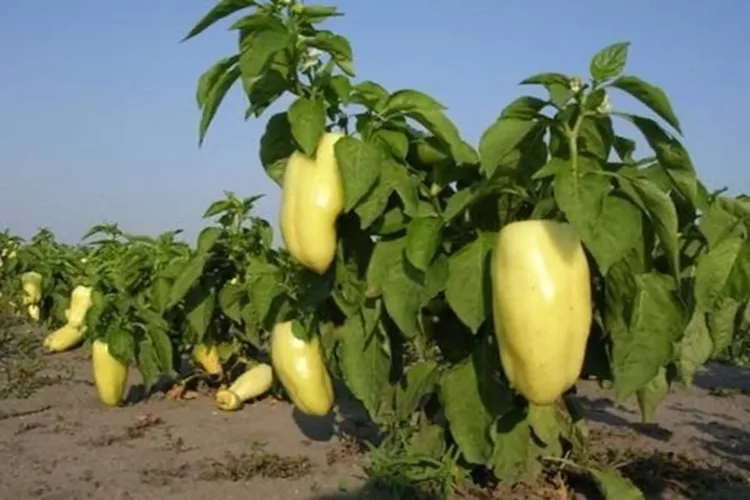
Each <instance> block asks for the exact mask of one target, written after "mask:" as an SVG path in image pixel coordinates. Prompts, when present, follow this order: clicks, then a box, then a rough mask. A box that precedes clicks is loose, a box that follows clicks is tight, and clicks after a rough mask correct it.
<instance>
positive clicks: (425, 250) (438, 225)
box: [406, 217, 443, 271]
mask: <svg viewBox="0 0 750 500" xmlns="http://www.w3.org/2000/svg"><path fill="white" fill-rule="evenodd" d="M442 230H443V221H442V220H440V219H439V218H437V217H416V218H414V219H412V220H411V222H410V223H409V226H408V227H407V229H406V258H407V259H408V260H409V262H410V263H411V265H413V266H414V267H416V268H417V269H419V270H420V271H426V270H427V268H428V267H429V266H430V263H431V262H432V258H433V257H435V253H436V252H437V250H438V247H439V246H440V243H441V241H442Z"/></svg>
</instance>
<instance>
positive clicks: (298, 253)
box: [280, 133, 344, 274]
mask: <svg viewBox="0 0 750 500" xmlns="http://www.w3.org/2000/svg"><path fill="white" fill-rule="evenodd" d="M342 137H344V135H343V134H340V133H324V134H323V136H322V137H321V139H320V141H319V143H318V147H317V150H316V154H315V158H314V159H313V158H310V157H308V156H306V155H304V154H303V153H301V152H300V151H295V152H294V153H292V155H291V156H290V157H289V160H288V162H287V165H286V170H285V172H284V179H283V182H282V194H281V217H280V218H281V236H282V238H283V240H284V244H285V245H286V247H287V249H288V250H289V253H290V254H291V255H292V257H294V258H295V259H296V260H297V261H299V262H300V263H301V264H302V265H303V266H305V267H307V268H308V269H310V270H311V271H314V272H316V273H318V274H323V273H325V272H326V270H327V269H328V268H329V267H330V265H331V263H332V262H333V259H334V257H335V254H336V243H337V234H336V219H337V218H338V216H339V214H341V212H342V211H343V210H344V187H343V183H342V181H341V174H340V172H339V167H338V162H337V161H336V154H335V150H334V146H335V144H336V142H337V141H338V140H339V139H340V138H342Z"/></svg>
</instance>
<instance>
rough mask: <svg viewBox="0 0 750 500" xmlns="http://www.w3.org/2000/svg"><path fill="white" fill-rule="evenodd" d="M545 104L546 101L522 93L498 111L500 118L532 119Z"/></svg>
mask: <svg viewBox="0 0 750 500" xmlns="http://www.w3.org/2000/svg"><path fill="white" fill-rule="evenodd" d="M545 106H547V101H545V100H543V99H539V98H538V97H533V96H529V95H524V96H521V97H519V98H517V99H516V100H515V101H513V102H511V103H510V104H508V105H507V106H505V109H503V110H502V112H501V113H500V118H509V119H517V120H533V119H535V118H537V117H538V115H539V113H540V112H541V111H542V109H544V108H545Z"/></svg>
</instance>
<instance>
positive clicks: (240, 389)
mask: <svg viewBox="0 0 750 500" xmlns="http://www.w3.org/2000/svg"><path fill="white" fill-rule="evenodd" d="M271 386H273V368H272V367H271V365H269V364H267V363H260V364H258V365H255V366H253V367H252V368H250V369H249V370H247V371H246V372H245V373H243V374H242V375H240V376H239V377H237V380H235V381H234V383H233V384H232V385H231V386H229V388H228V389H219V390H218V391H216V396H214V400H215V401H216V405H217V406H218V407H219V409H220V410H224V411H234V410H239V409H240V408H242V405H243V404H244V403H245V401H248V400H250V399H253V398H257V397H258V396H261V395H263V394H265V393H266V392H268V391H269V390H270V389H271Z"/></svg>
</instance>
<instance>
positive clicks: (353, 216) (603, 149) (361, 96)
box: [186, 0, 750, 498]
mask: <svg viewBox="0 0 750 500" xmlns="http://www.w3.org/2000/svg"><path fill="white" fill-rule="evenodd" d="M237 13H239V14H240V15H239V16H238V17H237V19H236V20H235V21H234V23H233V24H232V25H231V28H230V29H231V30H232V31H234V32H235V33H236V35H237V37H238V49H237V52H236V53H234V54H230V55H227V56H226V57H224V58H222V59H220V60H219V61H218V62H216V63H215V64H214V65H212V66H211V67H210V68H209V69H208V70H207V71H206V72H205V73H203V75H202V76H201V77H200V79H199V82H198V88H197V102H198V105H199V108H200V110H201V120H200V127H199V140H200V142H201V143H202V142H203V141H204V139H205V136H206V132H207V129H208V128H209V125H210V123H211V121H212V119H213V117H214V115H215V113H216V111H217V109H218V107H219V105H220V103H221V102H222V100H223V98H224V96H225V95H226V93H227V92H228V91H229V89H230V88H232V87H233V86H234V85H235V84H236V83H238V82H239V84H240V85H241V86H242V89H243V91H244V94H245V96H246V97H247V104H248V107H247V110H246V113H245V116H246V117H260V116H261V115H262V114H263V113H264V112H265V111H266V110H267V109H268V108H269V107H271V106H272V105H273V104H274V103H276V102H277V101H278V99H280V98H281V97H282V96H291V98H292V103H291V105H290V106H289V108H288V109H287V110H286V111H282V112H278V113H276V114H274V115H272V116H270V117H269V118H268V121H267V127H266V130H265V133H264V134H263V137H262V138H261V139H260V158H259V159H260V163H261V165H262V166H263V168H264V169H265V171H266V173H267V174H268V175H269V177H270V178H271V179H273V180H274V181H275V182H276V183H277V184H279V186H281V185H282V179H283V173H284V168H285V165H286V161H287V159H288V158H289V156H290V154H291V153H292V152H293V151H295V150H298V151H301V152H303V153H304V154H307V155H313V154H314V152H315V148H316V145H317V144H318V141H319V139H320V137H321V135H322V134H324V133H326V132H328V131H333V130H338V131H341V132H344V133H345V134H347V136H346V137H344V138H343V139H341V140H339V141H338V143H337V144H336V158H337V160H338V165H339V169H340V174H341V178H342V182H343V187H344V191H345V200H346V201H345V208H344V213H343V214H342V215H341V216H340V217H339V220H338V227H337V232H338V235H339V240H338V252H337V255H336V258H335V262H334V263H333V265H332V266H331V267H330V268H329V270H328V271H327V272H326V273H325V274H324V275H322V276H312V277H310V279H311V280H312V283H313V285H311V288H312V289H315V290H317V291H318V292H317V293H315V294H313V296H314V297H316V299H315V300H312V301H310V302H309V303H308V306H309V307H302V308H297V309H295V308H280V309H278V313H277V315H276V317H275V318H273V321H274V322H279V321H284V320H289V319H291V320H293V321H294V322H295V334H296V335H298V336H299V337H300V338H303V339H304V338H309V337H310V336H311V335H321V336H322V337H323V339H324V343H325V344H326V352H328V353H331V354H332V355H331V356H329V358H328V360H329V365H330V366H329V367H330V370H331V371H332V372H333V373H336V374H337V375H339V376H340V377H341V378H342V379H343V381H344V382H345V383H346V385H347V386H348V388H349V389H350V390H351V392H352V393H353V394H354V395H355V396H356V397H357V398H358V399H359V400H360V401H361V402H362V404H363V405H364V407H365V408H366V409H367V411H368V413H369V415H370V416H371V418H372V419H373V420H374V421H375V422H376V423H378V424H379V425H381V426H382V427H383V428H384V429H387V430H390V431H393V432H396V430H398V429H401V430H403V429H405V428H409V429H410V431H409V433H408V435H409V436H410V437H409V438H408V439H409V440H411V441H410V442H411V444H412V445H414V446H417V443H422V444H424V442H425V440H426V439H427V440H431V442H432V443H433V444H434V445H433V446H427V447H425V446H422V447H417V448H418V449H419V450H422V451H421V452H420V453H423V454H426V455H430V456H429V458H430V459H432V460H433V462H429V461H428V462H427V463H434V464H436V465H435V467H438V466H441V464H443V463H444V462H441V459H443V460H449V459H450V460H452V458H444V457H453V455H446V454H445V453H444V451H445V448H444V445H448V446H450V447H453V448H454V449H457V450H458V452H459V453H458V458H457V459H456V461H457V462H458V463H460V464H461V465H462V466H463V467H465V468H466V469H472V468H476V467H484V468H487V469H489V470H491V471H492V472H493V473H494V475H495V476H496V477H497V478H499V479H501V480H505V481H516V480H519V479H521V478H528V477H534V476H535V475H537V474H539V473H540V471H541V469H542V465H543V464H544V463H545V462H558V463H559V462H561V461H562V463H565V464H567V465H568V466H573V467H575V466H576V465H574V464H573V463H572V462H570V461H567V460H566V459H561V458H560V457H563V456H565V455H567V454H568V453H569V452H572V453H573V455H572V456H573V457H576V456H578V457H580V456H582V455H581V453H582V452H583V451H585V443H586V436H587V434H586V430H585V425H583V423H582V421H581V414H582V413H581V409H580V407H579V406H578V404H577V403H576V398H575V390H571V391H569V393H568V394H566V395H565V396H564V397H563V398H561V401H560V404H559V405H556V406H553V407H534V406H533V405H529V404H528V403H527V402H526V401H524V399H523V398H522V397H519V395H518V394H516V393H514V391H513V390H512V389H511V388H510V387H509V386H508V383H507V381H506V380H505V378H504V376H503V373H502V370H501V369H500V364H499V361H498V356H497V346H496V340H495V337H494V335H493V327H492V318H491V316H492V312H491V311H492V308H491V301H492V297H491V291H490V287H489V266H488V262H489V257H490V255H491V251H492V244H493V238H494V235H495V234H496V233H497V231H498V230H499V229H500V228H501V227H503V226H504V225H505V224H508V223H510V222H513V221H520V220H527V219H538V218H544V219H554V220H561V221H567V222H569V223H570V224H571V225H572V226H573V227H574V228H575V229H576V231H577V232H578V234H579V236H580V238H581V239H582V241H583V244H584V246H585V249H586V251H587V255H588V257H589V259H590V263H591V268H592V273H593V277H592V282H593V289H594V295H595V311H594V323H593V327H592V334H591V337H590V341H589V345H588V348H587V356H586V364H585V368H584V375H585V376H593V377H596V378H597V379H598V380H599V381H600V382H601V383H602V384H603V385H606V386H609V387H611V390H612V391H613V392H614V396H615V398H616V400H617V401H619V402H622V401H625V400H627V399H629V398H631V397H636V398H637V401H638V403H639V405H640V408H641V413H642V416H643V418H644V420H646V419H649V418H651V417H652V416H653V414H654V413H655V411H656V410H657V407H658V405H659V403H660V402H661V401H662V400H663V398H664V397H665V396H666V395H667V393H668V391H669V388H670V386H671V385H672V384H673V383H674V382H675V381H681V382H682V383H684V384H688V385H689V384H691V383H692V381H693V378H694V376H695V374H696V373H697V371H698V370H699V369H700V368H701V366H702V365H704V364H705V363H706V362H707V361H708V360H709V359H711V358H712V357H714V356H715V355H716V354H717V353H718V352H720V351H721V350H723V349H724V348H725V347H727V346H728V345H729V343H730V342H731V339H732V335H733V333H734V331H735V328H736V324H737V322H738V321H739V318H740V316H741V312H742V311H743V310H744V309H745V308H747V303H748V299H749V298H750V241H749V240H748V227H750V225H749V224H750V203H748V199H747V198H746V197H730V196H726V195H724V194H722V193H721V192H716V193H711V192H709V191H708V189H707V188H706V186H704V184H703V183H701V182H700V180H699V179H698V177H697V174H696V169H695V167H694V165H693V162H692V160H691V157H690V155H689V153H688V151H687V149H686V148H685V146H684V145H683V143H682V141H681V140H680V136H681V134H682V129H681V123H680V121H679V119H678V117H677V114H676V112H675V111H674V110H673V108H672V105H671V104H670V102H669V99H668V97H667V95H666V93H665V92H664V91H663V90H662V89H661V88H659V87H658V86H656V85H654V84H651V83H649V82H647V81H645V80H643V79H641V78H640V77H637V76H634V75H631V74H629V73H627V71H626V63H627V58H628V50H629V43H626V42H618V43H613V44H612V45H610V46H607V47H605V48H604V49H602V50H600V51H599V52H597V53H596V54H595V55H594V56H593V58H592V59H591V62H590V74H589V75H588V76H587V77H586V78H581V77H579V76H576V75H569V74H565V73H557V72H549V73H541V74H537V75H533V76H530V77H528V78H526V79H524V80H522V81H521V85H522V88H524V89H528V90H529V93H528V94H524V95H521V96H520V97H518V98H517V99H515V100H513V101H512V102H511V103H510V104H508V105H507V106H506V107H505V108H503V109H502V111H501V112H500V114H499V116H498V118H497V119H496V120H495V122H494V123H492V124H490V125H489V127H488V128H487V129H486V130H485V132H484V133H483V134H482V137H481V140H480V141H479V144H478V145H477V146H476V147H474V146H472V145H470V144H469V143H467V142H466V141H465V140H464V139H463V138H462V136H461V134H460V132H459V130H458V129H457V127H456V126H455V125H454V124H453V123H452V122H451V121H450V119H449V118H448V116H447V114H446V108H445V106H444V105H443V104H441V103H440V102H439V101H438V100H437V99H435V98H434V97H431V96H429V95H427V94H425V93H423V92H420V91H418V90H414V89H396V90H389V89H386V88H385V87H384V86H382V85H380V84H378V83H376V82H374V81H356V80H355V68H354V62H353V60H354V57H353V51H352V48H351V46H350V44H349V42H348V41H347V39H346V38H345V37H344V36H342V35H340V34H336V33H333V32H331V31H328V30H325V29H323V28H321V25H322V24H323V23H324V22H325V21H326V20H327V19H328V18H331V17H333V16H340V15H341V13H340V12H339V11H338V10H337V9H336V8H334V7H329V6H323V5H310V4H303V3H301V2H297V1H294V0H292V1H282V0H272V1H267V2H262V1H254V0H245V1H233V0H221V1H219V2H218V3H217V4H216V6H215V7H214V8H213V9H211V10H210V11H209V12H208V13H207V14H206V15H205V16H204V17H203V18H202V19H201V20H200V21H199V22H198V23H197V24H196V25H195V27H194V28H193V29H192V30H191V31H190V32H189V33H188V36H187V37H186V39H187V38H191V37H194V36H196V35H198V34H199V33H201V32H202V31H203V30H205V29H207V28H208V27H210V26H211V25H213V24H214V23H216V22H217V21H219V20H221V19H224V18H226V17H228V16H230V15H234V14H237ZM534 89H539V90H540V91H541V92H539V93H538V95H532V91H533V90H534ZM616 93H625V94H629V95H630V96H631V97H633V98H635V99H636V100H638V101H640V103H641V104H642V105H643V108H642V109H643V111H642V112H640V113H638V114H635V113H630V112H622V111H618V110H616V109H613V107H612V104H611V101H610V95H615V94H616ZM622 121H625V122H627V123H629V124H630V125H634V126H635V128H636V129H637V130H638V131H639V132H640V134H641V135H642V137H643V138H644V139H645V143H646V144H647V146H648V147H647V149H648V151H647V152H645V153H641V152H640V151H638V150H637V148H636V142H635V140H633V139H632V138H628V137H626V136H624V135H623V133H622V132H621V131H620V130H621V128H622V127H621V126H620V123H618V122H622ZM278 293H279V295H281V294H282V293H283V292H282V291H281V290H280V289H278ZM529 307H531V308H533V304H529ZM532 313H533V311H532ZM438 444H439V445H438ZM407 446H408V443H407ZM417 448H414V449H417ZM578 463H579V465H578V466H577V467H584V466H583V465H582V464H583V463H584V461H583V459H581V460H579V462H578ZM585 470H587V471H588V472H590V473H591V474H592V475H593V478H594V479H595V480H596V482H597V484H598V485H599V487H600V489H601V490H602V492H603V493H604V494H605V495H606V496H607V498H625V497H627V498H635V497H638V496H639V493H637V492H635V491H634V487H633V486H632V484H630V483H629V482H628V481H627V480H625V479H623V478H622V477H620V476H619V475H617V473H615V472H614V471H610V470H599V469H596V468H592V467H589V468H588V469H585Z"/></svg>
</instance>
